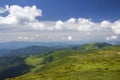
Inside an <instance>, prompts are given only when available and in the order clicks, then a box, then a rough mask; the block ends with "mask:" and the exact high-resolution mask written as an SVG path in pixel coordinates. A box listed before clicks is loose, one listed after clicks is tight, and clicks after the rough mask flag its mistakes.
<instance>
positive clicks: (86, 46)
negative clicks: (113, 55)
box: [72, 43, 112, 51]
mask: <svg viewBox="0 0 120 80" xmlns="http://www.w3.org/2000/svg"><path fill="white" fill-rule="evenodd" d="M108 46H112V45H111V44H109V43H88V44H83V45H79V46H75V47H72V49H74V50H81V51H86V50H95V49H101V48H104V47H108Z"/></svg>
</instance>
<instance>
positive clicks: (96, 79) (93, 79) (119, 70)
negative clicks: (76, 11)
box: [5, 43, 120, 80]
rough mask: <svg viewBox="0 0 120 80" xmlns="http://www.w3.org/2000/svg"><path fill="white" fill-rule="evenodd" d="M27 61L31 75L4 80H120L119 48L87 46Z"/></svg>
mask: <svg viewBox="0 0 120 80" xmlns="http://www.w3.org/2000/svg"><path fill="white" fill-rule="evenodd" d="M82 48H84V50H83V49H82ZM81 49H82V50H81ZM24 61H25V63H26V64H27V65H28V66H30V67H31V68H30V71H29V72H28V73H26V74H24V75H20V76H17V77H14V78H7V79H5V80H120V76H119V75H120V45H114V46H112V45H110V44H107V43H99V44H98V43H95V44H86V45H82V46H77V47H74V48H70V49H64V50H56V51H53V52H51V53H47V54H42V55H37V56H29V57H28V58H26V59H25V60H24Z"/></svg>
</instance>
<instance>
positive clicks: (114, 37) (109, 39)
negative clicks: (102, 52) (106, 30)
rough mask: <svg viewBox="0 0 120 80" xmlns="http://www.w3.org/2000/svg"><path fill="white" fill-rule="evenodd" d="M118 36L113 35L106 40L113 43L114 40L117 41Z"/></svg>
mask: <svg viewBox="0 0 120 80" xmlns="http://www.w3.org/2000/svg"><path fill="white" fill-rule="evenodd" d="M117 38H118V37H117V36H115V35H112V36H111V37H107V38H106V41H112V40H117Z"/></svg>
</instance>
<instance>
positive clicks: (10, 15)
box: [0, 5, 120, 41]
mask: <svg viewBox="0 0 120 80" xmlns="http://www.w3.org/2000/svg"><path fill="white" fill-rule="evenodd" d="M6 12H7V16H2V15H0V29H1V31H2V32H4V31H3V30H5V29H6V30H7V32H4V33H8V34H9V33H11V32H20V31H21V30H23V32H24V33H25V31H27V32H29V31H30V30H31V31H33V32H34V31H36V32H38V34H39V32H42V31H43V32H44V31H45V32H54V34H55V35H57V34H56V33H60V34H63V35H65V33H67V32H70V33H71V34H69V35H72V36H68V35H67V36H68V37H66V36H62V37H63V40H73V37H74V38H75V36H76V37H79V40H81V39H88V38H86V37H89V38H90V37H92V38H93V39H96V40H97V39H98V38H101V40H102V39H103V38H104V39H105V38H106V40H107V41H109V40H116V39H118V38H119V36H120V20H116V21H114V22H110V21H108V20H103V21H100V22H94V21H92V19H86V18H70V19H68V20H66V21H62V20H58V21H39V20H38V19H37V17H41V16H42V10H41V9H38V8H37V7H36V6H35V5H33V6H24V7H22V6H19V5H11V6H9V5H6V6H5V7H4V8H0V14H6ZM10 28H11V29H10ZM10 31H11V32H10ZM23 32H21V33H23ZM63 32H65V33H63ZM72 32H73V33H72ZM30 33H31V32H30ZM42 34H43V33H42ZM45 35H46V33H45ZM108 36H109V37H108ZM36 37H37V36H34V37H29V38H28V37H25V36H19V37H18V38H17V39H18V40H28V39H31V40H33V39H34V38H36ZM40 37H41V36H39V38H40ZM37 38H38V37H37ZM47 38H53V36H49V37H48V36H47ZM54 39H55V38H54ZM77 39H78V38H77ZM74 40H75V39H74ZM83 41H84V40H83Z"/></svg>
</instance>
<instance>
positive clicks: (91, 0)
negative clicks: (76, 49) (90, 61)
mask: <svg viewBox="0 0 120 80" xmlns="http://www.w3.org/2000/svg"><path fill="white" fill-rule="evenodd" d="M119 14H120V0H0V42H4V41H33V42H34V41H40V42H54V41H57V42H61V41H63V42H64V41H75V42H94V41H95V42H106V41H107V42H109V41H120V15H119Z"/></svg>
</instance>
